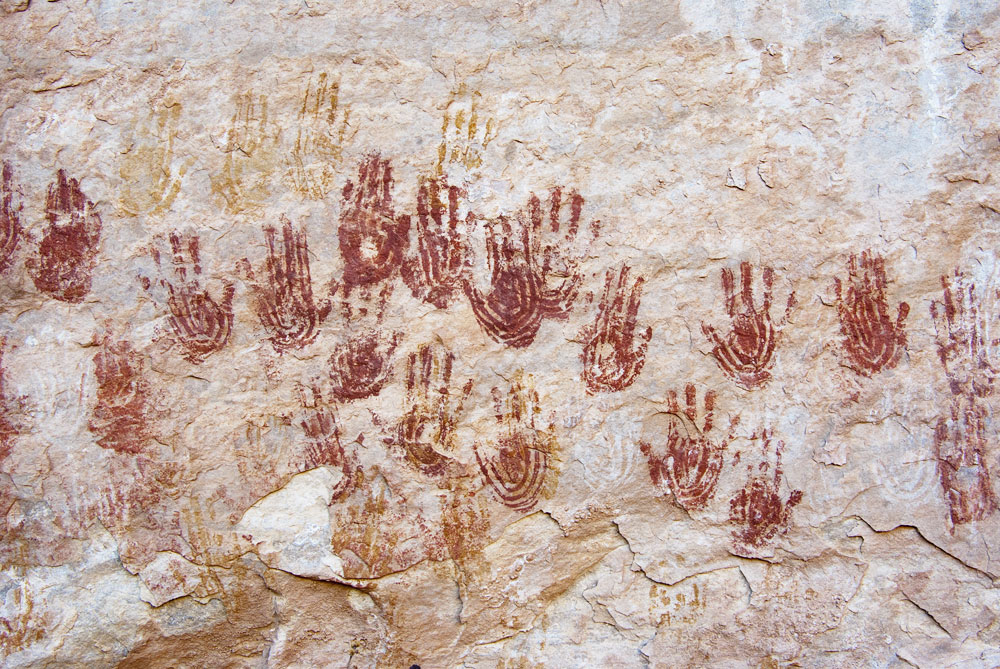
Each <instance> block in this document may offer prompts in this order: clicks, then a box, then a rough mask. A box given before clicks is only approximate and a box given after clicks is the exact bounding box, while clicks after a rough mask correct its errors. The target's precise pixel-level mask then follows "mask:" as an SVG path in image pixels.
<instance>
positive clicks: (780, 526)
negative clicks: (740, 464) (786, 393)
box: [729, 430, 802, 549]
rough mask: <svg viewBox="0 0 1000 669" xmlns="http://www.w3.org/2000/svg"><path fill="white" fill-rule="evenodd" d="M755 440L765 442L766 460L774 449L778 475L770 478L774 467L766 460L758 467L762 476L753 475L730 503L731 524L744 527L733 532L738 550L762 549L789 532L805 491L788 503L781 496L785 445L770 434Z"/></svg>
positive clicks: (762, 434)
mask: <svg viewBox="0 0 1000 669" xmlns="http://www.w3.org/2000/svg"><path fill="white" fill-rule="evenodd" d="M753 438H754V439H760V440H763V442H764V444H763V446H764V454H765V456H766V454H767V453H768V452H769V451H770V450H771V448H772V447H773V449H774V452H775V465H774V474H773V475H772V476H768V475H767V471H768V469H769V468H770V465H769V464H768V462H767V461H766V460H765V461H764V462H761V463H760V465H759V466H758V470H759V471H760V474H756V475H751V476H750V478H749V480H748V481H747V483H746V485H744V486H743V489H742V490H740V491H739V492H738V493H737V494H736V497H734V498H733V499H731V500H729V520H730V521H731V522H733V523H735V524H736V525H738V526H740V527H739V528H738V529H736V530H734V531H733V538H734V539H735V541H736V547H737V549H739V548H740V547H741V546H742V547H743V548H746V549H751V548H760V547H761V546H763V545H764V544H766V543H767V542H768V541H769V540H770V539H772V538H773V537H774V536H775V535H776V534H778V532H786V531H787V526H788V521H789V519H790V518H791V511H792V507H794V506H795V505H797V504H798V503H799V502H801V501H802V491H801V490H793V491H791V492H790V493H789V495H788V498H787V499H783V498H782V496H781V491H780V489H781V482H782V478H783V471H782V469H781V452H782V450H783V449H784V447H785V445H784V443H783V442H781V441H779V440H777V439H772V438H771V433H770V432H769V431H767V430H764V431H763V432H762V433H761V434H760V435H754V437H753ZM748 470H749V471H752V468H751V467H750V466H748Z"/></svg>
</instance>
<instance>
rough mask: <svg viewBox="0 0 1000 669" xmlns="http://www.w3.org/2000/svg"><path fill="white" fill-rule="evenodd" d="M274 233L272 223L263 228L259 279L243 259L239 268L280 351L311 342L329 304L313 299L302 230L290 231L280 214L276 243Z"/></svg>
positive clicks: (258, 316)
mask: <svg viewBox="0 0 1000 669" xmlns="http://www.w3.org/2000/svg"><path fill="white" fill-rule="evenodd" d="M277 236H278V232H277V230H275V228H274V227H273V226H270V225H269V226H267V227H265V228H264V239H265V241H266V242H267V260H265V262H264V271H263V272H262V274H263V276H262V277H261V278H260V279H259V280H258V278H257V276H256V275H255V273H254V271H253V268H252V267H251V266H250V261H249V260H247V259H246V258H244V259H243V260H242V261H241V262H240V268H241V270H242V272H243V274H244V275H246V276H247V278H248V279H249V282H250V285H251V287H252V291H253V306H254V310H255V311H256V312H257V318H259V319H260V322H261V325H263V326H264V329H265V330H267V332H268V334H269V335H270V339H271V344H272V345H273V346H274V348H275V350H276V351H278V352H279V353H280V352H282V351H287V350H290V349H297V348H302V347H303V346H306V345H307V344H310V343H312V342H313V341H314V340H315V339H316V336H317V335H318V334H319V326H320V324H321V323H322V322H323V320H324V319H326V317H327V316H328V315H329V314H330V308H331V305H330V300H328V299H326V300H321V301H319V302H317V301H316V300H315V299H314V298H313V289H312V278H311V277H310V274H309V245H308V242H307V241H306V232H305V230H299V231H296V230H294V229H293V228H292V222H291V221H290V220H288V218H286V217H284V216H282V217H281V241H280V242H278V239H277Z"/></svg>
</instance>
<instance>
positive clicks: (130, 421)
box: [90, 335, 151, 455]
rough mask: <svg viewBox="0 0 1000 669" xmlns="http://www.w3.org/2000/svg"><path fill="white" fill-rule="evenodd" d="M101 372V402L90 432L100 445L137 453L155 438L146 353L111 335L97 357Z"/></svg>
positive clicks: (96, 362) (98, 375) (95, 359)
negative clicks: (150, 423) (148, 414)
mask: <svg viewBox="0 0 1000 669" xmlns="http://www.w3.org/2000/svg"><path fill="white" fill-rule="evenodd" d="M94 371H95V373H96V375H97V404H96V405H95V406H94V411H93V414H92V415H91V419H90V431H91V432H93V433H94V434H95V435H97V444H98V446H100V447H101V448H108V449H111V450H113V451H116V452H118V453H127V454H130V455H136V454H138V453H141V452H142V451H143V450H145V448H146V444H147V443H148V442H149V439H150V437H151V433H150V429H149V426H148V422H147V418H146V410H147V407H148V404H149V395H150V386H149V382H148V381H147V380H146V378H145V375H144V373H143V359H142V356H141V355H140V354H139V353H137V352H136V351H135V350H133V348H132V346H131V344H129V343H128V342H127V341H118V342H116V341H114V340H113V339H112V338H111V336H110V335H108V336H106V337H105V338H104V341H102V342H101V347H100V350H99V351H98V352H97V355H95V356H94Z"/></svg>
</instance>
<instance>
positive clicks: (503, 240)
mask: <svg viewBox="0 0 1000 669" xmlns="http://www.w3.org/2000/svg"><path fill="white" fill-rule="evenodd" d="M531 243H532V242H531V234H530V229H529V228H527V227H525V226H521V225H516V224H515V225H512V224H511V221H510V219H508V218H507V217H506V216H501V217H500V218H498V219H493V220H490V221H487V222H486V260H487V267H488V269H489V271H490V290H489V292H482V291H480V289H479V287H478V286H476V285H475V283H474V282H473V280H472V279H471V278H470V279H467V280H466V281H465V283H464V289H465V294H466V296H467V297H468V298H469V303H470V304H471V305H472V312H473V314H475V316H476V320H477V321H479V325H480V327H482V329H483V331H484V332H485V333H486V334H487V335H488V336H489V337H490V338H491V339H493V340H494V341H497V342H500V343H501V344H506V345H507V346H510V347H513V348H525V347H527V346H529V345H530V344H531V342H533V341H534V340H535V335H536V334H537V333H538V328H540V327H541V325H542V317H543V315H544V312H543V310H542V298H541V293H542V282H541V280H540V278H539V276H538V273H537V272H536V271H535V269H534V267H533V264H532V261H531Z"/></svg>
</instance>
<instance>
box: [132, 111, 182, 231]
mask: <svg viewBox="0 0 1000 669" xmlns="http://www.w3.org/2000/svg"><path fill="white" fill-rule="evenodd" d="M180 115H181V105H180V104H177V103H175V104H173V105H171V106H168V107H165V108H162V109H159V110H156V111H154V112H153V113H152V114H151V115H150V118H149V120H148V121H147V122H146V123H144V124H140V125H138V126H137V127H136V129H135V133H134V136H133V137H132V141H131V142H130V143H129V146H128V147H126V150H125V151H124V152H123V155H122V160H121V167H120V168H119V171H118V173H119V175H120V176H121V178H122V182H123V183H122V186H121V191H120V197H119V205H120V206H121V208H122V210H123V211H124V212H125V213H127V214H130V215H132V216H141V215H144V214H152V213H158V212H161V211H164V210H166V209H169V208H170V205H171V204H173V202H174V199H175V198H176V197H177V194H178V193H180V190H181V180H182V179H183V177H184V174H185V173H186V172H187V165H186V164H183V163H182V164H181V165H179V166H177V167H175V166H174V137H175V136H176V134H177V121H178V119H179V118H180Z"/></svg>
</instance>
